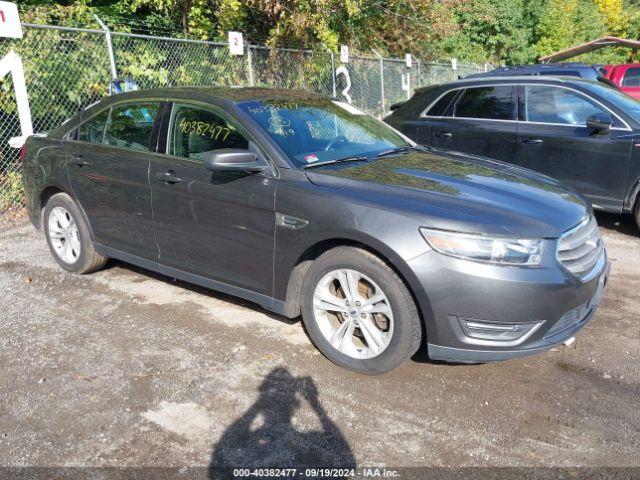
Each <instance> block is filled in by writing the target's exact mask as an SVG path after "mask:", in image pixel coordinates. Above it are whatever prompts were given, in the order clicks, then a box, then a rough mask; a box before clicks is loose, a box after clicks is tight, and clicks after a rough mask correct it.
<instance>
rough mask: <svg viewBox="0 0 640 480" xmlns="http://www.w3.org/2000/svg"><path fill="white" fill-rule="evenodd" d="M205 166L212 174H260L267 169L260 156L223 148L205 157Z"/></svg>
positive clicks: (236, 149)
mask: <svg viewBox="0 0 640 480" xmlns="http://www.w3.org/2000/svg"><path fill="white" fill-rule="evenodd" d="M204 166H205V168H206V169H207V170H210V171H212V172H246V173H258V172H262V171H264V170H266V169H267V164H266V163H265V162H264V161H260V160H258V155H256V154H255V153H253V152H250V151H249V150H244V149H242V148H221V149H219V150H212V151H210V152H207V153H206V154H205V155H204Z"/></svg>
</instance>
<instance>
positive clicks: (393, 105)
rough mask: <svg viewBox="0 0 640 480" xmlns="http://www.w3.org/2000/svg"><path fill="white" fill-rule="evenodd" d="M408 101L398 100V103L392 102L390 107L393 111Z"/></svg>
mask: <svg viewBox="0 0 640 480" xmlns="http://www.w3.org/2000/svg"><path fill="white" fill-rule="evenodd" d="M405 103H407V102H398V103H394V104H392V105H391V106H390V107H389V108H390V109H391V111H393V110H397V109H399V108H400V107H401V106H402V105H404V104H405Z"/></svg>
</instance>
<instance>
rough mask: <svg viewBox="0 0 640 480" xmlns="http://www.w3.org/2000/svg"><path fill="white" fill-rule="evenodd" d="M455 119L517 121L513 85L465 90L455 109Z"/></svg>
mask: <svg viewBox="0 0 640 480" xmlns="http://www.w3.org/2000/svg"><path fill="white" fill-rule="evenodd" d="M454 116H455V117H464V118H484V119H488V120H515V104H514V101H513V88H512V86H511V85H498V86H493V87H474V88H467V89H465V91H464V93H463V94H462V96H461V97H460V98H459V99H458V101H457V102H456V105H455V107H454Z"/></svg>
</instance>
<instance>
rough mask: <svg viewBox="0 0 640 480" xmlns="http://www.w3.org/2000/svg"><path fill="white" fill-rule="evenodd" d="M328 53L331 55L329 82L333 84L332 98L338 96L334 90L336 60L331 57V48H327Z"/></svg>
mask: <svg viewBox="0 0 640 480" xmlns="http://www.w3.org/2000/svg"><path fill="white" fill-rule="evenodd" d="M329 54H330V57H331V83H332V84H333V98H336V97H337V96H338V92H337V91H336V62H335V58H334V57H333V50H329Z"/></svg>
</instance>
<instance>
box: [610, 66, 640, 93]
mask: <svg viewBox="0 0 640 480" xmlns="http://www.w3.org/2000/svg"><path fill="white" fill-rule="evenodd" d="M601 70H603V71H604V72H605V77H606V78H608V79H609V80H611V81H612V82H613V83H615V84H616V85H617V86H618V88H620V90H622V91H623V92H624V93H626V94H627V95H629V96H630V97H633V98H636V99H638V100H640V63H626V64H623V65H605V66H604V67H602V68H601Z"/></svg>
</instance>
